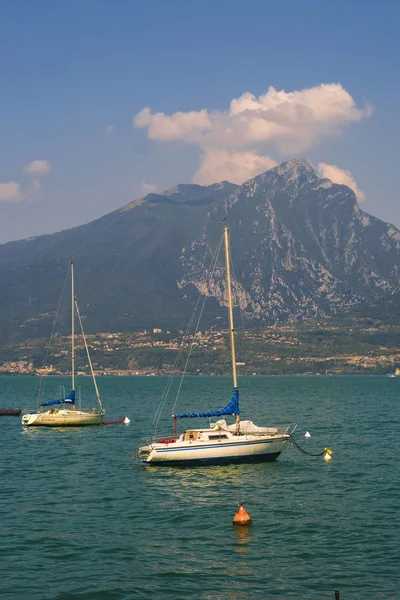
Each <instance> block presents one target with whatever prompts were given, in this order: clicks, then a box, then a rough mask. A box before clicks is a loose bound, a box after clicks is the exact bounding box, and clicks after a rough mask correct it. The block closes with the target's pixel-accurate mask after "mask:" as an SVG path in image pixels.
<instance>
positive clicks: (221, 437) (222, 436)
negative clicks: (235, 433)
mask: <svg viewBox="0 0 400 600" xmlns="http://www.w3.org/2000/svg"><path fill="white" fill-rule="evenodd" d="M208 439H209V440H227V439H228V436H227V435H226V434H225V433H218V434H217V435H209V436H208Z"/></svg>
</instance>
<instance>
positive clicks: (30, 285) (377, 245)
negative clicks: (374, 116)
mask: <svg viewBox="0 0 400 600" xmlns="http://www.w3.org/2000/svg"><path fill="white" fill-rule="evenodd" d="M225 224H226V225H228V226H229V228H230V232H231V246H232V257H233V260H232V263H233V267H234V272H233V290H234V300H235V303H236V304H237V305H238V306H240V308H241V312H242V315H243V318H244V320H245V321H246V323H247V325H252V324H253V325H262V324H271V323H274V322H284V321H292V320H295V319H304V318H309V317H314V316H319V315H334V314H337V313H340V312H341V311H345V310H346V309H348V308H349V307H351V306H354V305H357V304H359V303H365V302H377V301H379V300H380V299H382V298H386V297H388V296H389V295H391V294H393V293H394V292H395V291H396V290H397V289H398V287H399V274H400V273H399V269H400V267H399V265H400V232H399V230H398V229H396V228H395V227H394V226H393V225H390V224H387V223H384V222H382V221H380V220H379V219H377V218H375V217H373V216H371V215H369V214H367V213H366V212H364V211H363V210H361V209H360V207H359V206H358V204H357V200H356V197H355V195H354V193H353V191H352V190H351V189H350V188H348V187H346V186H344V185H338V184H335V183H332V181H330V180H329V179H324V178H320V177H319V176H318V174H317V173H316V171H315V170H314V169H313V168H312V166H311V165H310V163H309V162H307V161H306V160H304V159H295V160H291V161H288V162H285V163H283V164H281V165H280V166H278V167H275V168H273V169H270V170H269V171H267V172H265V173H262V174H261V175H259V176H257V177H255V178H253V179H251V180H249V181H247V182H245V183H244V184H243V185H241V186H237V185H234V184H232V183H229V182H227V181H223V182H221V183H217V184H214V185H211V186H199V185H190V184H181V185H178V186H177V187H176V188H173V189H170V190H167V191H166V192H164V193H162V194H154V193H152V194H148V195H146V196H144V197H142V198H139V199H137V200H134V201H133V202H131V203H129V204H127V205H126V206H124V207H122V208H121V209H119V210H116V211H114V212H112V213H110V214H107V215H105V216H103V217H101V218H100V219H97V220H95V221H92V222H91V223H88V224H85V225H81V226H79V227H75V228H73V229H69V230H65V231H61V232H59V233H55V234H51V235H43V236H40V237H36V238H30V239H26V240H20V241H15V242H9V243H7V244H3V245H0V287H1V289H0V291H1V293H0V339H1V340H3V341H4V340H14V341H18V340H23V339H26V338H29V337H37V336H43V335H47V334H48V333H49V332H50V331H51V329H52V326H53V321H54V316H55V313H56V311H57V306H58V303H59V299H60V293H61V290H62V289H63V287H64V285H65V279H66V274H67V271H68V266H69V259H70V257H73V258H74V263H75V274H76V292H77V298H78V302H79V305H80V309H81V312H82V313H83V315H84V316H85V319H84V320H85V327H86V329H87V331H88V332H97V331H120V332H124V331H137V330H142V329H145V328H176V329H185V327H186V324H187V322H188V321H189V319H190V316H191V315H192V312H193V307H194V305H195V303H196V302H197V300H198V297H199V293H205V294H206V295H207V296H210V301H209V302H207V303H206V310H205V315H204V317H205V326H209V325H212V324H215V323H216V319H218V320H219V324H220V325H222V326H223V325H224V324H225V322H226V321H225V315H226V309H225V305H226V290H225V274H224V267H223V264H224V263H223V256H221V257H220V259H219V260H218V261H217V263H216V266H215V268H214V269H213V270H212V268H211V266H210V265H211V264H212V260H213V257H214V253H215V250H216V248H217V247H218V244H219V241H220V239H221V233H222V229H223V226H224V225H225ZM68 326H69V325H68V324H67V318H66V319H65V322H64V323H63V326H62V328H63V329H64V331H63V332H64V333H65V332H66V331H67V328H68Z"/></svg>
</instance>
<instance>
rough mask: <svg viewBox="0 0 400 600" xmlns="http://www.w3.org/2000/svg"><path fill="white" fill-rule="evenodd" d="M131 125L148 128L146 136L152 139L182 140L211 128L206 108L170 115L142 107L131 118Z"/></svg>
mask: <svg viewBox="0 0 400 600" xmlns="http://www.w3.org/2000/svg"><path fill="white" fill-rule="evenodd" d="M133 126H134V127H140V128H148V136H149V138H150V139H152V140H164V141H168V140H182V139H186V138H188V137H189V136H191V135H193V134H202V133H203V132H205V131H208V130H210V129H211V128H212V124H211V121H210V118H209V116H208V112H207V110H206V109H203V110H200V111H198V112H196V111H194V110H192V111H189V112H186V113H184V112H176V113H174V114H173V115H171V116H170V117H168V116H167V115H165V114H164V113H161V112H160V113H154V114H153V113H152V112H151V110H150V109H149V108H147V107H146V108H143V110H141V111H140V112H139V113H138V114H137V115H136V117H134V118H133Z"/></svg>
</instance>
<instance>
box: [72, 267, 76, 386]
mask: <svg viewBox="0 0 400 600" xmlns="http://www.w3.org/2000/svg"><path fill="white" fill-rule="evenodd" d="M71 361H72V366H71V373H72V389H73V390H75V289H74V263H73V261H72V259H71Z"/></svg>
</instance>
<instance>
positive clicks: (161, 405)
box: [153, 296, 201, 435]
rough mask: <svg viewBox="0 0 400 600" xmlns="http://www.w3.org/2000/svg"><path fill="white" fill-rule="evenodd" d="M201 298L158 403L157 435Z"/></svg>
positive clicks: (155, 420)
mask: <svg viewBox="0 0 400 600" xmlns="http://www.w3.org/2000/svg"><path fill="white" fill-rule="evenodd" d="M200 300H201V297H200V296H199V298H198V299H197V301H196V304H195V308H194V311H193V313H192V315H191V317H190V320H189V323H188V326H187V328H186V331H185V334H184V336H183V338H182V342H181V345H180V348H179V350H178V352H177V355H176V357H175V361H174V365H173V369H172V373H171V374H170V376H169V377H168V381H167V383H166V385H165V388H164V391H163V393H162V396H161V399H160V402H159V405H158V407H157V410H156V414H155V415H154V418H153V425H155V426H156V430H155V432H154V435H156V432H157V425H158V422H159V420H160V417H161V414H162V411H163V409H164V405H165V401H166V399H167V397H168V394H169V392H170V389H171V386H172V383H173V380H174V376H175V371H176V369H177V368H178V364H179V362H180V360H181V358H182V354H183V351H184V349H185V346H186V340H187V338H188V336H189V333H190V329H191V328H192V324H193V321H194V315H195V314H196V313H197V310H198V307H199V303H200Z"/></svg>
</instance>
